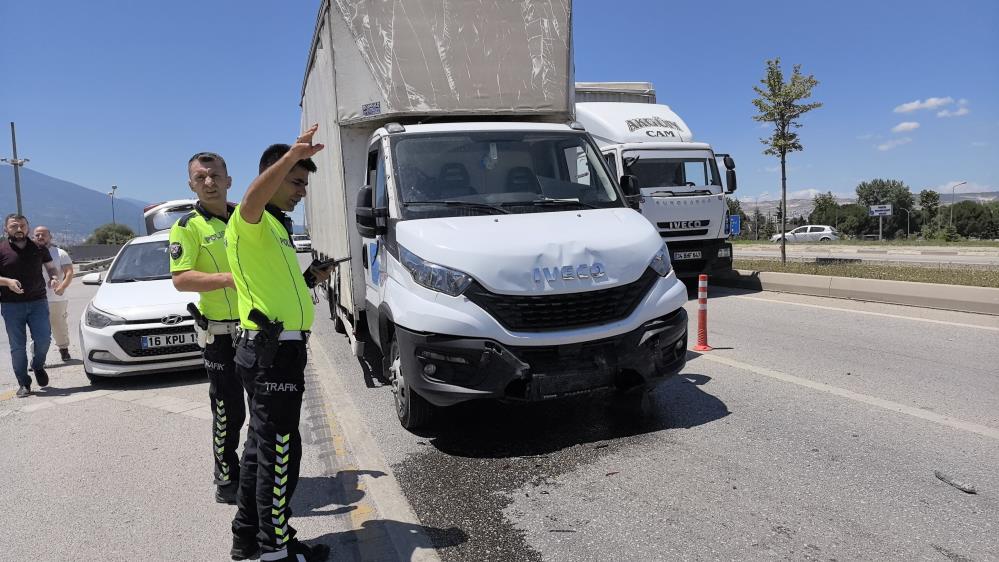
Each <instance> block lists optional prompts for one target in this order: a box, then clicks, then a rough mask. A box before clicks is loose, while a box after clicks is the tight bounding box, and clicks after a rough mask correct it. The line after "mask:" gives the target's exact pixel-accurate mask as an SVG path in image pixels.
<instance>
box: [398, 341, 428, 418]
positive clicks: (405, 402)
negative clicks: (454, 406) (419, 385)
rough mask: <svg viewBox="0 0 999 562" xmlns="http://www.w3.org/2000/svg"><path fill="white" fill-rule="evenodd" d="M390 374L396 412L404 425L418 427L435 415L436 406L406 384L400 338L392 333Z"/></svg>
mask: <svg viewBox="0 0 999 562" xmlns="http://www.w3.org/2000/svg"><path fill="white" fill-rule="evenodd" d="M388 375H389V381H391V383H392V395H393V397H394V398H395V413H396V415H397V416H398V417H399V423H401V424H402V427H405V428H406V429H416V428H418V427H421V426H423V425H426V424H427V422H429V421H430V418H431V417H433V413H434V406H433V404H431V403H430V402H427V401H426V400H424V398H423V397H422V396H420V395H419V394H417V393H416V391H414V390H413V389H412V388H410V387H409V385H408V384H406V376H405V375H404V374H403V372H402V360H401V359H400V353H399V340H398V339H397V338H396V337H395V334H392V345H391V346H390V348H389V373H388Z"/></svg>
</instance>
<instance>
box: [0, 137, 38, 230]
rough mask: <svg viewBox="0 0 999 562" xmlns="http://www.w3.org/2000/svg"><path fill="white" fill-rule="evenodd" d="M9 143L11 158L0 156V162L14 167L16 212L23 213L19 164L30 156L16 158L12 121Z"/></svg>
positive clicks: (15, 138)
mask: <svg viewBox="0 0 999 562" xmlns="http://www.w3.org/2000/svg"><path fill="white" fill-rule="evenodd" d="M10 144H11V146H12V147H13V149H14V157H13V158H0V162H7V163H8V164H10V165H11V166H13V167H14V193H15V194H16V195H17V214H19V215H23V214H24V212H23V211H22V210H21V166H24V165H25V164H26V163H27V162H29V161H31V159H30V158H21V159H18V158H17V135H16V134H15V133H14V122H13V121H11V122H10Z"/></svg>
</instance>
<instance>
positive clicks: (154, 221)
mask: <svg viewBox="0 0 999 562" xmlns="http://www.w3.org/2000/svg"><path fill="white" fill-rule="evenodd" d="M193 209H194V205H190V204H188V205H181V206H179V207H165V208H163V209H159V210H156V211H152V212H150V213H149V214H147V215H146V234H154V233H156V232H159V231H161V230H167V229H168V228H170V227H171V226H173V223H175V222H177V220H178V219H180V218H181V217H183V216H184V215H186V214H188V213H190V212H191V211H192V210H193Z"/></svg>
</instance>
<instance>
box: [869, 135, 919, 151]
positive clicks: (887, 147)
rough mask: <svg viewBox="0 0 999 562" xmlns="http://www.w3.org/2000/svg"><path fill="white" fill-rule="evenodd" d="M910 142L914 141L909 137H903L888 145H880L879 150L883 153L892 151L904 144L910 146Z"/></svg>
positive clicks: (887, 143) (891, 141)
mask: <svg viewBox="0 0 999 562" xmlns="http://www.w3.org/2000/svg"><path fill="white" fill-rule="evenodd" d="M910 142H912V139H910V138H909V137H902V138H900V139H895V140H890V141H888V142H886V143H882V144H879V145H878V146H877V149H878V150H881V151H885V150H891V149H893V148H895V147H898V146H902V145H903V144H909V143H910Z"/></svg>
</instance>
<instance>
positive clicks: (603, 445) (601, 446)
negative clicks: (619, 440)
mask: <svg viewBox="0 0 999 562" xmlns="http://www.w3.org/2000/svg"><path fill="white" fill-rule="evenodd" d="M607 446H608V445H607V443H601V444H599V445H596V446H594V447H593V448H594V449H603V448H604V447H607Z"/></svg>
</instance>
